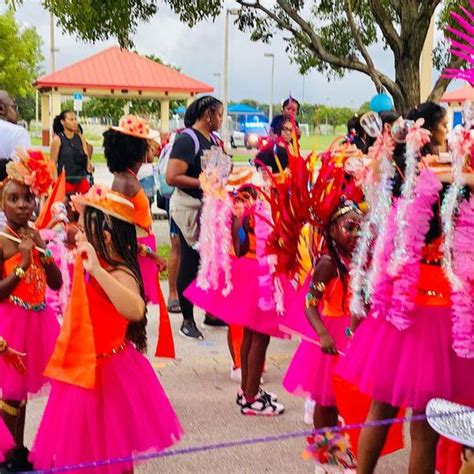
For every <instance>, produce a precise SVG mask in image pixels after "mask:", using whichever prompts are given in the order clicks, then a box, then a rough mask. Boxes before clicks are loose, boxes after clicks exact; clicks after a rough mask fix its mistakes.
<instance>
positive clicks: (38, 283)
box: [3, 250, 46, 311]
mask: <svg viewBox="0 0 474 474" xmlns="http://www.w3.org/2000/svg"><path fill="white" fill-rule="evenodd" d="M21 260H22V256H21V254H20V253H19V252H18V253H16V254H14V255H13V256H11V257H10V258H8V259H7V260H5V261H4V262H3V275H4V277H7V276H8V275H11V274H12V273H13V272H14V271H15V269H16V268H17V267H18V266H19V265H20V264H21ZM8 301H10V303H13V304H15V305H17V306H21V307H22V308H24V309H27V310H29V311H42V310H43V309H44V308H45V307H46V272H45V270H44V268H43V265H42V264H41V260H40V256H39V252H38V251H37V250H33V261H32V263H31V265H30V266H29V267H28V269H27V270H25V276H24V278H22V279H21V280H20V281H19V282H18V284H17V285H16V287H15V288H14V289H13V291H12V292H11V293H10V296H9V297H8Z"/></svg>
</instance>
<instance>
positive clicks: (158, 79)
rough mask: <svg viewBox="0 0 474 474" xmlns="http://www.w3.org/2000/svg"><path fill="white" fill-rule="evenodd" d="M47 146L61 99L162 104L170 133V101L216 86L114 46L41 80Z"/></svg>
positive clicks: (163, 123)
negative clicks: (75, 97) (78, 97)
mask: <svg viewBox="0 0 474 474" xmlns="http://www.w3.org/2000/svg"><path fill="white" fill-rule="evenodd" d="M34 85H35V87H36V88H37V89H38V90H39V92H40V93H41V124H42V139H43V145H48V144H49V136H50V130H51V126H52V118H53V117H55V116H56V115H58V114H59V113H60V112H61V97H62V96H67V97H70V98H72V96H73V94H75V93H81V94H83V95H85V96H88V97H108V98H111V99H113V98H117V99H126V98H129V99H144V100H151V99H155V100H159V101H160V105H161V131H162V132H168V131H169V104H170V100H186V101H187V104H188V105H189V104H190V103H191V102H192V101H193V100H194V99H195V98H196V96H197V95H198V94H202V93H210V92H212V91H213V90H214V89H213V87H212V86H209V85H208V84H205V83H203V82H201V81H198V80H196V79H193V78H191V77H189V76H186V75H185V74H183V73H181V72H179V71H177V70H176V69H173V68H171V67H168V66H165V65H163V64H159V63H157V62H155V61H152V60H151V59H148V58H145V57H143V56H140V55H139V54H137V53H134V52H132V51H128V50H126V49H121V48H120V47H118V46H112V47H110V48H107V49H105V50H104V51H101V52H99V53H97V54H94V55H92V56H90V57H88V58H86V59H83V60H81V61H79V62H77V63H75V64H72V65H70V66H67V67H65V68H63V69H60V70H58V71H56V72H53V73H51V74H47V75H45V76H42V77H40V78H39V79H38V80H37V81H36V82H35V84H34Z"/></svg>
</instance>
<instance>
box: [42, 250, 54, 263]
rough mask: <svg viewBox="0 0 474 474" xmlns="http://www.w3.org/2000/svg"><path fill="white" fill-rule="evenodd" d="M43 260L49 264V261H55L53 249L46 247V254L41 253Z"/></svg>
mask: <svg viewBox="0 0 474 474" xmlns="http://www.w3.org/2000/svg"><path fill="white" fill-rule="evenodd" d="M40 259H41V262H42V263H44V264H45V265H48V264H49V263H53V262H54V257H53V252H51V249H48V248H46V249H44V254H43V255H41V257H40Z"/></svg>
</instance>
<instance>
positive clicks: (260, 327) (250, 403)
mask: <svg viewBox="0 0 474 474" xmlns="http://www.w3.org/2000/svg"><path fill="white" fill-rule="evenodd" d="M254 198H255V196H254V192H253V190H249V189H247V190H246V189H245V188H242V189H241V192H240V194H239V199H244V200H253V199H254ZM254 220H255V219H254V217H253V216H251V215H248V214H247V215H242V216H241V217H240V216H235V217H234V221H233V229H232V235H233V243H234V250H235V255H236V257H235V258H234V259H233V260H232V268H231V279H232V286H233V288H232V290H231V291H230V293H229V294H228V295H227V296H223V294H222V289H223V288H219V289H217V290H212V289H210V290H208V291H205V290H202V289H201V288H199V287H198V286H197V284H196V281H194V282H193V283H192V284H191V285H190V286H189V287H188V289H187V290H186V291H185V296H186V298H188V299H189V300H190V301H192V302H193V304H195V305H196V306H199V307H200V308H202V309H204V310H205V311H206V312H208V313H210V314H213V315H214V316H216V317H218V318H220V319H222V320H223V321H225V322H226V323H228V324H231V325H239V326H243V327H244V337H243V341H242V346H241V351H240V358H241V373H242V383H241V387H240V389H239V391H238V393H237V399H236V402H237V404H238V405H239V406H240V407H241V408H240V411H241V413H242V414H243V415H264V416H275V415H280V414H282V413H283V412H284V407H283V405H282V404H281V403H278V402H277V399H276V397H275V395H273V394H269V393H267V392H265V391H264V390H263V389H262V388H261V387H260V379H261V377H262V372H263V369H264V365H265V355H266V351H267V347H268V344H269V342H270V336H275V337H285V334H284V333H282V332H281V331H280V329H279V327H278V324H279V319H280V317H279V316H278V314H277V313H276V311H275V310H267V311H264V310H262V309H260V307H259V298H260V284H259V273H261V272H260V270H259V268H258V262H257V258H256V253H255V252H256V237H255V228H254V227H255V225H254Z"/></svg>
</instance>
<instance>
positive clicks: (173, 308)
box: [168, 299, 181, 314]
mask: <svg viewBox="0 0 474 474" xmlns="http://www.w3.org/2000/svg"><path fill="white" fill-rule="evenodd" d="M168 313H173V314H178V313H181V306H180V305H179V300H177V299H176V300H169V301H168Z"/></svg>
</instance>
